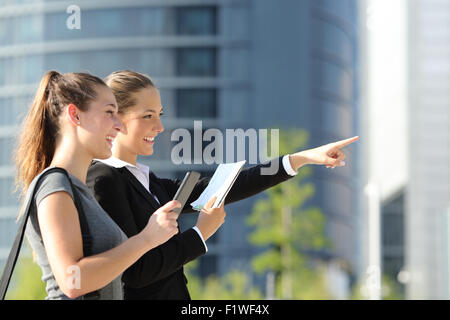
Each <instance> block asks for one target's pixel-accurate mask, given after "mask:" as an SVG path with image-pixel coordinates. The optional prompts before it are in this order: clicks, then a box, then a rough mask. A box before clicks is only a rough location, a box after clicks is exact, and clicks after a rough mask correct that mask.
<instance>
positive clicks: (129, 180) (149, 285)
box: [87, 71, 358, 299]
mask: <svg viewBox="0 0 450 320" xmlns="http://www.w3.org/2000/svg"><path fill="white" fill-rule="evenodd" d="M105 82H106V83H107V84H108V86H110V88H111V89H112V91H113V93H114V95H115V96H116V100H117V103H118V106H119V118H120V119H121V120H122V124H123V127H124V130H122V131H121V132H120V133H119V134H118V136H117V138H116V141H115V142H114V146H113V157H112V158H110V159H108V160H106V161H94V162H93V164H92V165H91V167H90V169H89V171H88V177H87V185H88V186H89V188H90V189H91V190H92V191H93V193H94V195H95V197H96V199H97V200H98V202H99V203H100V205H101V206H102V207H103V209H104V210H105V211H106V212H108V214H109V215H110V216H111V218H112V219H113V220H114V221H115V222H116V223H117V224H118V225H119V226H120V227H121V228H122V230H123V231H124V233H125V234H126V235H127V236H128V237H131V236H133V235H135V234H137V233H138V232H139V231H141V230H142V228H143V227H144V226H145V222H146V221H148V219H149V216H150V215H151V214H152V213H153V212H154V211H156V210H157V209H158V208H159V207H161V206H162V205H164V204H165V203H167V202H168V201H170V200H172V199H173V197H174V195H175V193H176V191H177V189H178V187H179V185H180V183H181V181H180V180H171V179H164V178H159V177H157V176H156V175H155V174H154V173H153V172H152V171H150V170H149V168H148V167H146V166H144V165H142V164H139V163H137V162H136V160H137V156H138V155H151V154H153V144H154V141H155V137H156V136H157V135H158V134H159V133H161V132H162V131H163V130H164V128H163V126H162V123H161V119H160V116H161V114H162V107H161V99H160V95H159V92H158V90H157V89H156V88H155V86H154V85H153V83H152V81H151V80H150V79H149V78H148V77H147V76H145V75H142V74H140V73H137V72H133V71H118V72H114V73H112V74H111V75H109V76H108V77H107V78H106V79H105ZM357 139H358V137H354V138H351V139H347V140H343V141H340V142H336V143H332V144H328V145H325V146H322V147H319V148H315V149H310V150H306V151H302V152H298V153H295V154H292V155H286V156H284V157H280V158H277V159H273V160H272V161H270V162H268V163H266V164H262V165H256V166H253V167H251V168H247V169H243V170H242V171H241V173H240V174H239V176H238V178H237V179H236V181H235V183H234V185H233V187H232V188H231V190H230V192H229V194H228V196H227V198H226V200H225V204H227V203H231V202H235V201H239V200H242V199H245V198H248V197H250V196H253V195H255V194H257V193H260V192H262V191H264V190H266V189H268V188H270V187H272V186H274V185H276V184H278V183H280V182H283V181H286V180H288V179H290V178H292V177H293V176H295V175H296V172H297V170H298V168H300V167H301V166H303V165H306V164H323V165H327V167H336V166H343V165H345V163H344V162H343V160H344V159H345V154H344V153H343V152H342V151H341V148H342V147H344V146H346V145H348V144H350V143H352V142H354V141H356V140H357ZM273 161H275V162H278V163H275V164H273V163H272V162H273ZM274 165H278V168H279V170H278V172H277V173H276V174H274V175H262V174H261V168H264V167H272V168H273V166H274ZM209 180H210V177H206V178H202V179H200V180H199V182H198V183H197V185H196V186H195V188H194V190H193V192H192V194H191V196H190V198H189V199H188V201H187V202H186V203H190V202H193V201H194V200H196V199H197V198H198V197H199V195H200V194H201V193H202V192H203V190H204V189H205V188H206V186H207V185H208V183H209ZM216 210H217V209H216ZM192 211H193V210H192V209H191V208H190V206H189V205H187V206H185V208H184V209H183V211H182V212H183V213H186V212H192ZM221 220H223V218H222V219H221V218H215V215H214V214H208V213H206V212H201V213H200V214H199V218H198V221H197V225H196V226H195V227H194V228H192V229H189V230H187V231H185V232H183V233H179V234H177V235H175V236H174V237H172V238H171V239H170V240H168V241H167V242H166V243H164V244H162V245H160V246H158V247H156V248H154V249H152V250H150V251H149V252H147V254H145V255H144V256H143V257H142V258H141V259H139V260H138V261H137V262H136V263H135V264H134V265H132V266H131V267H130V268H129V269H128V270H127V271H126V272H125V273H124V274H123V276H122V280H123V282H124V298H125V299H190V296H189V292H188V290H187V286H186V284H187V280H186V277H185V276H184V273H183V265H184V264H186V263H188V262H189V261H192V260H194V259H195V258H197V257H199V256H201V255H203V254H205V253H206V250H207V247H206V243H205V241H206V240H207V239H208V238H209V237H210V236H211V235H212V234H213V233H214V232H215V231H216V230H217V229H218V227H220V225H221V223H222V222H223V221H221Z"/></svg>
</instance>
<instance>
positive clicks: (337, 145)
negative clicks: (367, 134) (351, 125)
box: [334, 136, 359, 148]
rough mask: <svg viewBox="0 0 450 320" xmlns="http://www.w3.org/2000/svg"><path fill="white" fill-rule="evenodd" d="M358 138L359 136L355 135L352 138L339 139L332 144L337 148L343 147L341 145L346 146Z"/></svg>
mask: <svg viewBox="0 0 450 320" xmlns="http://www.w3.org/2000/svg"><path fill="white" fill-rule="evenodd" d="M358 139H359V136H355V137H353V138H349V139H345V140H341V141H338V142H335V143H334V146H335V147H338V148H343V147H346V146H348V145H349V144H352V143H353V142H355V141H357V140H358Z"/></svg>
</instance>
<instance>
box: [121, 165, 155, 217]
mask: <svg viewBox="0 0 450 320" xmlns="http://www.w3.org/2000/svg"><path fill="white" fill-rule="evenodd" d="M120 171H121V172H122V174H123V175H124V176H125V177H126V178H127V179H128V181H130V183H131V185H132V186H133V187H134V188H135V189H136V191H137V192H139V194H140V195H141V196H142V197H143V198H144V199H145V200H147V202H148V203H149V204H150V205H151V206H152V207H153V208H154V209H155V210H157V209H159V208H160V207H161V206H160V205H159V203H158V202H157V201H156V200H155V199H154V198H153V197H152V195H151V194H150V193H149V192H148V191H147V190H146V189H145V188H144V186H143V185H142V184H141V183H140V182H139V180H138V179H136V177H135V176H134V175H133V174H132V173H131V172H130V171H128V169H127V168H125V167H122V168H120ZM158 199H159V198H158Z"/></svg>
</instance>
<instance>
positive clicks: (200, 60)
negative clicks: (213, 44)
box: [176, 48, 217, 77]
mask: <svg viewBox="0 0 450 320" xmlns="http://www.w3.org/2000/svg"><path fill="white" fill-rule="evenodd" d="M176 59H177V75H178V76H182V77H183V76H188V77H192V76H194V77H213V76H215V75H216V73H217V72H216V69H217V67H216V49H215V48H181V49H177V58H176Z"/></svg>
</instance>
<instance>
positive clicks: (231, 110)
mask: <svg viewBox="0 0 450 320" xmlns="http://www.w3.org/2000/svg"><path fill="white" fill-rule="evenodd" d="M0 4H1V7H0V126H1V127H0V146H1V147H2V153H1V157H0V160H1V163H0V190H1V192H0V259H5V257H6V254H7V252H8V251H9V247H10V245H11V243H12V237H13V235H14V233H15V230H16V228H15V222H14V221H15V217H16V214H17V210H18V207H17V206H18V201H17V198H16V197H15V196H13V195H12V194H11V190H12V188H13V166H12V162H11V160H10V155H11V150H12V145H13V141H14V140H13V139H14V136H15V134H16V133H17V132H18V127H17V125H18V124H19V122H20V121H21V120H22V118H23V116H24V114H25V112H26V110H27V108H28V107H29V105H30V102H31V98H32V95H33V94H34V91H35V89H36V87H37V83H38V82H39V80H40V78H41V77H42V75H43V73H44V72H45V71H47V70H50V69H55V70H58V71H60V72H74V71H88V72H91V73H93V74H95V75H97V76H100V77H104V76H106V75H108V74H109V73H110V72H112V71H115V70H120V69H131V70H136V71H140V72H143V73H146V74H148V75H150V76H151V77H152V78H153V79H154V80H155V82H156V84H157V86H158V87H159V88H160V91H161V95H162V101H163V105H164V112H165V116H164V117H165V119H164V120H163V121H164V126H165V129H166V130H165V132H164V134H162V135H160V137H159V139H158V142H157V143H156V145H155V155H154V156H152V157H150V158H147V159H141V160H142V161H144V162H146V163H147V164H149V165H150V167H151V169H152V170H153V171H154V172H155V173H156V174H157V175H159V176H163V177H181V176H183V175H184V172H185V171H186V170H188V169H195V170H199V171H202V172H203V173H212V172H213V170H214V169H215V167H213V168H212V167H211V166H207V165H194V166H192V165H180V166H177V167H176V166H174V165H171V164H170V151H171V147H172V146H173V145H174V143H173V142H171V141H170V133H171V131H172V130H173V129H176V128H180V127H184V128H190V129H193V120H194V119H196V120H200V119H201V120H203V129H204V130H206V129H207V128H209V127H214V128H221V129H225V128H243V129H246V128H268V127H277V128H283V127H289V126H290V127H298V128H304V129H306V130H308V132H309V133H310V141H309V146H305V147H312V146H318V145H322V144H325V143H328V142H332V141H337V140H340V139H344V138H348V137H351V136H354V135H357V134H358V132H359V131H358V121H357V120H358V114H359V109H358V108H359V104H358V74H359V73H358V72H359V69H358V64H359V61H358V37H357V35H358V10H357V2H356V1H355V0H340V1H335V0H302V1H298V0H284V1H283V2H279V1H273V0H159V1H158V0H147V1H143V0H131V1H126V2H124V1H118V0H108V1H77V2H76V3H73V2H71V1H8V0H6V1H5V0H3V1H0ZM72 4H75V5H77V6H79V8H80V9H81V25H80V27H81V28H80V29H69V28H68V27H67V26H66V20H67V19H68V17H69V16H70V14H71V13H72V12H69V13H68V12H66V9H67V8H68V7H69V6H70V5H72ZM360 170H361V168H360V165H359V163H358V146H357V145H356V146H354V147H352V152H351V157H350V159H349V160H348V161H347V166H346V167H344V168H342V169H339V170H336V171H335V172H332V173H330V171H329V170H328V171H325V169H324V168H314V171H313V176H312V179H311V180H312V182H313V183H314V184H315V186H316V193H315V196H314V199H312V200H311V203H310V204H311V205H316V206H318V207H320V208H321V209H322V210H323V212H324V213H325V214H326V217H327V235H328V236H329V237H330V239H331V240H332V242H333V244H334V248H333V249H332V250H329V251H327V252H322V253H321V257H322V258H324V259H339V260H344V261H345V262H346V263H347V264H348V265H350V266H357V265H358V261H359V251H360V248H359V246H358V241H357V240H358V239H357V233H356V232H357V226H358V223H359V217H358V205H359V182H358V177H359V172H360ZM253 202H254V199H250V200H247V201H242V202H240V203H238V204H234V205H231V206H230V207H229V209H228V211H229V213H230V216H232V219H227V224H225V225H224V226H223V227H222V229H221V230H220V231H219V232H218V233H217V234H216V235H215V236H214V238H213V239H211V240H210V241H209V244H208V246H209V252H208V254H207V255H206V256H205V257H202V258H201V259H200V266H199V271H200V274H201V276H203V277H205V276H207V275H209V274H212V273H216V274H218V275H221V274H223V273H224V272H226V271H228V270H229V269H231V268H240V269H243V270H247V271H249V272H250V271H251V268H250V265H249V262H250V261H249V257H250V256H251V255H252V254H253V253H254V251H255V249H254V248H252V247H251V246H250V245H249V243H248V241H247V234H248V232H249V228H248V227H247V226H246V223H245V218H246V216H247V215H248V214H249V213H250V212H251V209H252V204H253ZM194 221H195V218H193V217H191V218H189V217H188V218H186V217H185V218H184V221H183V222H182V223H183V224H184V225H185V226H189V225H191V224H192V223H193V222H194ZM344 276H345V277H348V276H349V274H347V273H345V274H344ZM255 281H257V280H255Z"/></svg>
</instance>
